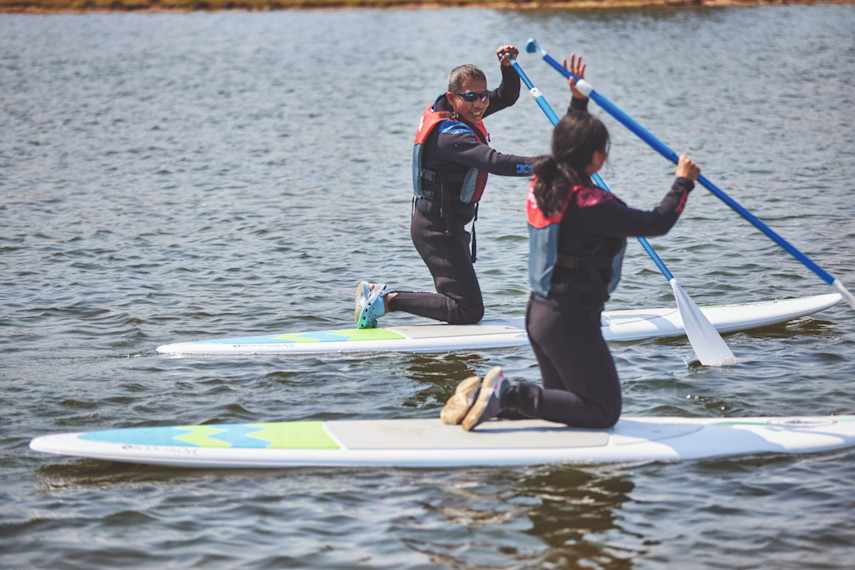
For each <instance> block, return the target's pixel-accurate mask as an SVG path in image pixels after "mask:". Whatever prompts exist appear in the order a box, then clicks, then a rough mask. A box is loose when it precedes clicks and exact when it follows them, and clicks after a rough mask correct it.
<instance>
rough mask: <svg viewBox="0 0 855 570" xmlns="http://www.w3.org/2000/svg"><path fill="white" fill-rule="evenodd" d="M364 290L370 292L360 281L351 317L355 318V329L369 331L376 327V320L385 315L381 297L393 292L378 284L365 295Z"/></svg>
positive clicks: (363, 282) (367, 286) (366, 285)
mask: <svg viewBox="0 0 855 570" xmlns="http://www.w3.org/2000/svg"><path fill="white" fill-rule="evenodd" d="M366 288H368V289H369V290H370V286H369V285H368V283H366V282H365V281H360V282H359V285H358V286H357V288H356V311H355V312H354V314H353V316H354V317H355V318H356V327H357V328H360V329H371V328H374V327H376V326H377V319H379V318H380V317H382V316H383V315H385V314H386V305H385V303H384V302H383V297H384V296H385V295H387V294H389V293H394V292H395V290H394V289H390V288H389V287H387V286H386V285H383V284H378V285H375V286H374V290H373V291H370V293H368V294H367V295H366V294H365V290H366ZM363 298H364V299H365V300H364V301H363V300H362V299H363Z"/></svg>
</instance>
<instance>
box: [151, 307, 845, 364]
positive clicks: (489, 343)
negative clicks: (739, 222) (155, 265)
mask: <svg viewBox="0 0 855 570" xmlns="http://www.w3.org/2000/svg"><path fill="white" fill-rule="evenodd" d="M840 301H841V297H840V295H838V294H836V293H832V294H828V295H817V296H813V297H802V298H798V299H785V300H774V301H764V302H759V303H743V304H735V305H718V306H708V307H701V311H702V312H703V313H704V315H705V316H706V317H707V319H708V320H709V321H710V323H711V324H712V325H713V327H715V328H716V330H718V331H719V332H722V333H726V332H735V331H742V330H748V329H752V328H758V327H764V326H769V325H774V324H778V323H783V322H786V321H790V320H793V319H796V318H799V317H803V316H806V315H810V314H813V313H816V312H819V311H822V310H823V309H827V308H828V307H831V306H833V305H835V304H837V303H839V302H840ZM602 331H603V337H604V338H605V339H606V340H607V341H609V342H621V341H634V340H642V339H648V338H665V337H676V336H681V335H684V334H686V330H685V327H684V326H683V319H682V317H681V315H680V312H679V311H678V310H677V309H676V308H662V309H638V310H623V311H605V312H604V313H603V315H602ZM525 344H528V335H527V334H526V331H525V322H524V320H523V319H522V318H516V319H504V320H485V321H482V322H481V323H479V324H477V325H449V324H419V325H409V326H400V327H388V328H375V329H340V330H327V331H311V332H296V333H285V334H272V335H262V336H246V337H233V338H220V339H210V340H198V341H194V342H182V343H176V344H167V345H164V346H159V347H158V348H157V351H158V352H161V353H164V354H179V355H238V354H243V355H251V354H278V355H288V354H317V353H325V352H382V351H394V352H445V351H461V350H478V349H490V348H502V347H510V346H522V345H525Z"/></svg>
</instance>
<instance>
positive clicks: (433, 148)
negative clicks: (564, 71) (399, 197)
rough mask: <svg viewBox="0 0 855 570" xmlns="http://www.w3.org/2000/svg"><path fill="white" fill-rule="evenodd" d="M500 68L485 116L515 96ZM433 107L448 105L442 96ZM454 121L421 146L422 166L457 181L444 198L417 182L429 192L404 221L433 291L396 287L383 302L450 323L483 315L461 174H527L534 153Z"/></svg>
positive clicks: (471, 211)
mask: <svg viewBox="0 0 855 570" xmlns="http://www.w3.org/2000/svg"><path fill="white" fill-rule="evenodd" d="M501 69H502V83H501V84H500V85H499V87H498V88H497V89H495V90H493V91H491V92H490V95H489V97H490V105H489V107H488V108H487V111H486V113H485V115H484V116H485V117H486V116H488V115H492V114H493V113H496V112H498V111H501V110H502V109H505V108H506V107H510V106H511V105H513V104H514V103H515V102H516V100H517V99H518V98H519V92H520V80H519V77H518V76H517V74H516V72H515V71H514V70H513V68H511V67H505V66H502V67H501ZM436 110H442V111H452V108H451V105H450V104H449V103H448V101H447V100H446V99H445V98H444V97H442V98H440V99H439V100H438V101H437V105H436ZM457 123H458V124H457V126H456V127H453V128H447V129H442V128H436V129H434V131H433V132H432V133H431V134H430V136H429V137H428V138H427V140H426V141H425V144H424V150H423V151H422V163H423V166H424V167H425V168H426V169H429V170H431V171H434V172H438V173H440V174H443V175H449V177H448V179H451V180H457V182H456V183H455V182H452V183H450V184H449V183H446V184H445V185H444V187H443V191H449V194H450V195H449V196H447V197H446V200H445V202H443V199H442V197H441V195H440V194H441V192H440V188H439V186H438V185H435V186H431V185H430V184H429V183H428V182H423V184H424V188H425V190H426V192H427V194H428V195H429V196H430V197H422V198H416V200H415V204H414V206H413V218H412V222H411V225H410V235H411V236H412V239H413V244H414V245H415V247H416V250H417V251H418V252H419V255H421V256H422V259H423V260H424V262H425V264H426V265H427V266H428V269H429V270H430V272H431V275H433V280H434V286H435V287H436V293H430V292H407V291H398V294H397V295H396V296H395V297H394V298H392V299H390V301H389V310H390V311H404V312H407V313H412V314H415V315H419V316H422V317H426V318H429V319H435V320H438V321H446V322H448V323H452V324H474V323H477V322H478V321H480V320H481V318H482V317H483V316H484V301H483V299H482V297H481V287H480V285H479V284H478V277H477V276H476V275H475V268H474V266H473V260H472V255H471V251H470V233H469V232H468V231H466V229H465V227H464V226H465V225H466V224H468V223H469V222H471V221H472V220H473V218H475V214H476V209H477V204H464V203H463V202H461V201H460V199H459V196H460V187H461V186H462V179H463V175H464V174H465V173H466V172H467V171H468V170H470V169H472V168H476V169H478V170H483V171H486V172H489V173H491V174H498V175H502V176H529V175H530V173H531V168H530V165H531V164H532V162H533V161H534V158H533V157H523V156H514V155H509V154H502V153H500V152H497V151H496V150H494V149H492V148H490V147H489V145H487V144H485V143H483V142H481V141H480V140H478V138H477V137H476V136H475V134H474V131H475V130H476V127H474V126H473V125H469V127H470V129H471V130H470V129H464V128H461V123H464V124H465V121H463V119H462V117H459V118H458V119H457ZM444 131H445V132H444ZM448 179H447V180H448ZM443 204H445V206H444V205H443ZM473 241H474V240H473Z"/></svg>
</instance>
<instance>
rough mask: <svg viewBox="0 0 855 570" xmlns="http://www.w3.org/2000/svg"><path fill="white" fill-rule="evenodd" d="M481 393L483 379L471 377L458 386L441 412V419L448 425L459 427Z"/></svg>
mask: <svg viewBox="0 0 855 570" xmlns="http://www.w3.org/2000/svg"><path fill="white" fill-rule="evenodd" d="M480 391H481V379H480V378H479V377H478V376H470V377H469V378H467V379H466V380H463V381H462V382H461V383H460V384H458V385H457V389H455V390H454V394H452V395H451V397H450V398H449V399H448V401H447V402H446V403H445V406H443V408H442V411H441V412H439V419H440V420H442V423H444V424H447V425H457V424H459V423H460V422H462V421H463V418H464V417H466V414H467V413H468V412H469V410H471V409H472V405H473V404H474V403H475V400H476V399H477V398H478V392H480Z"/></svg>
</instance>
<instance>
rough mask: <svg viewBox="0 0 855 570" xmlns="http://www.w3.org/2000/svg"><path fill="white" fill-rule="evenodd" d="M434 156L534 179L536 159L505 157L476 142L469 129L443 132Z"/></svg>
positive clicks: (489, 170) (473, 166) (478, 167)
mask: <svg viewBox="0 0 855 570" xmlns="http://www.w3.org/2000/svg"><path fill="white" fill-rule="evenodd" d="M434 156H436V158H438V159H440V160H443V161H449V162H456V163H458V164H463V165H465V166H466V167H468V168H477V169H478V170H484V171H487V172H489V173H490V174H498V175H500V176H530V175H531V173H532V169H531V164H532V163H533V162H534V160H535V157H533V156H517V155H513V154H502V153H501V152H499V151H497V150H495V149H493V148H490V146H489V145H486V144H484V143H482V142H481V141H479V140H478V139H476V138H475V135H474V134H472V131H470V130H468V129H459V130H458V131H457V132H454V133H443V132H440V134H439V136H438V137H437V145H436V153H435V155H434Z"/></svg>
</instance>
